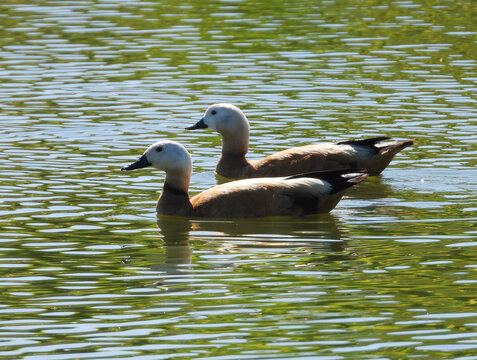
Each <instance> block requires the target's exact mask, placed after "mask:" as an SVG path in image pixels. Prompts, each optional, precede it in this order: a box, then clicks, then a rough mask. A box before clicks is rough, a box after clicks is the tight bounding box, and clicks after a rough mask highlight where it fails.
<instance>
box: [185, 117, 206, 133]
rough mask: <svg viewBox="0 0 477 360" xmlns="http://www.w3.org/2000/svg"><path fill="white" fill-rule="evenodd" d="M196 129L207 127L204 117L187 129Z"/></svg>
mask: <svg viewBox="0 0 477 360" xmlns="http://www.w3.org/2000/svg"><path fill="white" fill-rule="evenodd" d="M195 129H207V124H206V123H205V122H204V118H202V119H200V120H199V121H198V122H197V123H196V124H195V125H192V126H188V127H186V130H195Z"/></svg>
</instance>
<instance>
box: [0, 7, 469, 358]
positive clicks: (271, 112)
mask: <svg viewBox="0 0 477 360" xmlns="http://www.w3.org/2000/svg"><path fill="white" fill-rule="evenodd" d="M476 11H477V7H476V6H474V4H473V2H471V1H460V0H458V1H446V0H432V1H421V0H413V1H384V2H379V3H378V2H376V1H368V0H365V1H359V2H356V1H307V0H302V1H298V2H296V1H295V2H293V3H291V2H286V1H285V2H283V1H275V0H273V1H271V2H270V1H268V2H259V1H253V0H251V1H217V2H204V1H195V0H190V1H185V2H172V1H167V0H166V1H156V0H152V1H147V2H144V1H126V2H118V1H116V2H115V1H103V0H83V1H61V2H58V1H57V2H55V1H45V0H39V1H35V2H30V3H27V2H18V1H14V0H6V1H3V2H2V3H1V4H0V110H1V111H0V135H1V136H0V148H1V150H0V161H1V162H2V167H1V169H0V178H1V182H0V195H1V196H0V233H1V236H0V254H1V257H0V284H1V285H2V292H1V294H0V315H2V316H0V344H1V346H0V358H2V359H3V358H4V359H35V360H39V359H45V358H48V359H52V358H54V359H58V360H60V359H65V360H70V359H71V360H73V359H121V358H125V359H126V358H127V359H138V360H139V359H167V358H179V357H180V358H186V359H187V358H190V359H192V358H208V359H217V360H219V359H220V360H223V359H231V358H234V359H236V358H240V359H246V358H249V359H259V358H260V359H266V358H270V359H278V358H288V359H348V358H349V359H351V358H352V359H360V358H363V359H364V358H366V359H367V358H383V359H384V358H386V359H387V358H415V357H419V358H425V359H431V358H432V359H444V358H446V359H447V358H453V359H473V358H475V352H476V350H477V344H476V341H477V340H476V339H477V336H476V332H475V327H476V324H477V312H476V311H475V298H476V292H475V283H476V277H475V271H476V269H477V265H476V263H475V259H476V256H477V253H476V249H477V247H476V245H477V240H476V231H475V223H476V222H477V215H476V214H477V205H476V200H475V199H476V194H477V184H476V181H475V166H476V165H477V163H476V156H475V155H476V150H475V137H476V133H477V127H476V125H475V119H476V118H477V113H476V107H475V103H476V97H475V93H476V92H475V85H476V82H477V73H476V66H477V63H476V60H475V43H476V34H477V28H476V25H475V18H476V16H477V14H476ZM222 101H225V102H230V103H234V104H236V105H238V106H240V107H241V108H242V109H243V110H244V111H245V112H246V114H247V116H248V118H249V120H250V122H251V139H250V154H248V156H249V157H250V158H252V159H253V158H259V157H262V156H263V155H266V154H271V153H273V152H276V151H279V150H281V149H284V148H287V147H291V146H296V145H302V144H305V143H312V142H316V141H339V140H346V139H351V138H361V137H364V136H381V135H387V136H391V137H394V138H397V139H407V138H411V137H413V138H415V139H416V140H417V144H416V145H415V146H414V147H411V148H408V149H406V151H404V152H402V153H401V154H399V155H398V156H397V157H396V158H395V160H394V161H393V162H392V164H391V166H390V167H389V168H388V169H386V171H385V172H384V173H383V175H382V176H381V177H377V178H372V179H369V180H368V181H366V182H364V183H362V184H360V185H359V186H356V187H354V188H351V189H350V190H349V191H348V192H347V196H346V197H345V198H344V199H343V200H342V201H341V202H340V204H339V206H338V207H337V208H336V209H335V210H334V211H333V212H332V213H331V214H329V215H319V216H310V217H304V218H275V219H260V220H253V219H252V220H240V221H215V220H214V221H211V220H204V219H202V220H196V219H180V218H171V217H159V218H156V215H155V212H154V209H155V201H156V199H157V196H158V191H159V189H160V188H161V186H162V181H163V174H161V173H159V172H156V171H154V170H151V171H148V172H141V173H134V174H131V175H130V176H127V177H125V176H124V174H121V173H120V171H119V169H120V167H121V165H123V164H125V163H127V162H129V161H130V160H132V159H134V158H136V156H137V154H138V152H140V151H143V149H144V148H145V147H146V146H148V145H149V144H150V143H152V142H153V141H156V140H160V139H164V138H172V139H175V140H177V141H180V142H181V143H183V144H184V145H185V146H186V147H187V148H188V149H189V150H190V152H191V153H192V157H193V161H194V174H193V177H192V182H191V193H197V192H199V191H202V190H204V189H206V188H209V187H211V186H213V185H215V184H216V183H217V179H216V178H215V176H214V173H213V171H214V168H215V163H216V161H217V159H218V156H219V154H220V138H219V136H218V135H217V134H215V133H211V132H202V133H200V134H197V133H190V132H185V131H184V130H183V129H184V127H185V126H187V125H190V124H191V123H193V122H194V121H197V120H198V119H199V118H200V117H201V116H202V114H203V111H204V109H205V108H206V107H207V106H208V105H210V104H211V103H215V102H222Z"/></svg>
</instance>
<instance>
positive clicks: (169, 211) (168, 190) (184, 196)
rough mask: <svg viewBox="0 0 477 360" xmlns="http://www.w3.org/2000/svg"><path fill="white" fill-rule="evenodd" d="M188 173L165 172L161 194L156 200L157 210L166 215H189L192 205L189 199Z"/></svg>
mask: <svg viewBox="0 0 477 360" xmlns="http://www.w3.org/2000/svg"><path fill="white" fill-rule="evenodd" d="M189 181H190V175H189V176H185V175H184V174H181V175H180V176H178V175H175V174H167V175H166V179H165V181H164V187H163V189H162V193H161V196H160V197H159V200H158V201H157V208H156V210H157V212H158V213H159V214H166V215H178V216H190V215H191V212H192V205H191V203H190V199H189V194H188V190H189Z"/></svg>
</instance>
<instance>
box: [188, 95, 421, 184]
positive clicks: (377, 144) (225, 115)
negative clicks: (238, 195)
mask: <svg viewBox="0 0 477 360" xmlns="http://www.w3.org/2000/svg"><path fill="white" fill-rule="evenodd" d="M205 128H210V129H212V130H214V131H216V132H218V133H219V134H220V135H222V154H221V156H220V158H219V160H218V162H217V165H216V169H215V172H216V174H218V175H220V176H222V177H224V178H229V179H249V178H258V177H276V176H291V175H295V174H301V173H307V172H314V171H321V170H337V169H351V168H364V169H366V170H367V172H368V174H369V175H371V176H373V175H379V174H380V173H381V172H382V171H383V170H384V169H385V168H386V167H387V166H388V165H389V163H390V162H391V160H392V159H393V157H394V155H396V154H397V153H398V152H400V151H401V150H402V149H404V148H406V147H408V146H410V145H412V144H414V142H415V141H414V139H410V140H404V141H391V142H389V141H388V140H390V138H389V137H386V136H380V137H373V138H366V139H361V140H346V141H340V142H335V143H319V144H311V145H304V146H299V147H294V148H290V149H286V150H283V151H280V152H277V153H275V154H273V155H269V156H267V157H265V158H262V159H259V160H248V159H247V158H246V154H247V152H248V145H249V136H250V135H249V132H250V125H249V122H248V119H247V117H246V116H245V114H244V113H243V112H242V110H240V108H238V107H237V106H234V105H232V104H228V103H218V104H213V105H211V106H209V107H208V109H207V110H206V112H205V114H204V116H203V117H202V118H201V119H200V120H199V121H198V122H197V123H196V124H194V125H192V126H189V127H186V130H196V129H205Z"/></svg>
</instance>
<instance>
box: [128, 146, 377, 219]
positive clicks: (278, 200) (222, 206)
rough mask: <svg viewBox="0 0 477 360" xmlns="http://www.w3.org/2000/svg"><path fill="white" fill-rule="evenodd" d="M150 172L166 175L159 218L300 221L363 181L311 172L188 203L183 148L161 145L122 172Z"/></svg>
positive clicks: (357, 175) (233, 187) (348, 173)
mask: <svg viewBox="0 0 477 360" xmlns="http://www.w3.org/2000/svg"><path fill="white" fill-rule="evenodd" d="M148 166H152V167H154V168H156V169H159V170H162V171H165V173H166V176H165V180H164V185H163V188H162V192H161V194H160V196H159V199H158V201H157V206H156V212H157V214H158V215H161V214H163V215H174V216H185V217H198V218H251V217H256V218H259V217H269V216H302V215H308V214H318V213H327V212H330V211H331V210H332V209H334V208H335V206H336V205H337V204H338V202H339V201H340V199H341V198H342V196H343V195H344V191H345V189H347V188H349V187H351V186H353V185H356V184H358V183H360V182H362V181H363V180H365V179H366V178H367V176H368V173H367V172H366V171H365V170H363V169H352V170H335V171H322V172H312V173H307V174H299V175H293V176H287V177H270V178H255V179H243V180H236V181H231V182H226V183H223V184H220V185H217V186H214V187H212V188H209V189H207V190H205V191H203V192H201V193H199V194H197V195H195V196H192V197H189V194H188V192H189V185H190V178H191V174H192V160H191V156H190V154H189V152H188V151H187V150H186V149H185V147H184V146H183V145H181V144H180V143H178V142H175V141H172V140H162V141H158V142H155V143H154V144H152V145H151V146H149V147H148V148H147V149H146V151H145V152H144V153H143V154H142V155H141V156H140V157H139V158H138V159H137V160H136V161H134V162H133V163H131V164H129V165H125V166H123V167H122V168H121V170H122V171H126V170H135V169H140V168H145V167H148Z"/></svg>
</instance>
